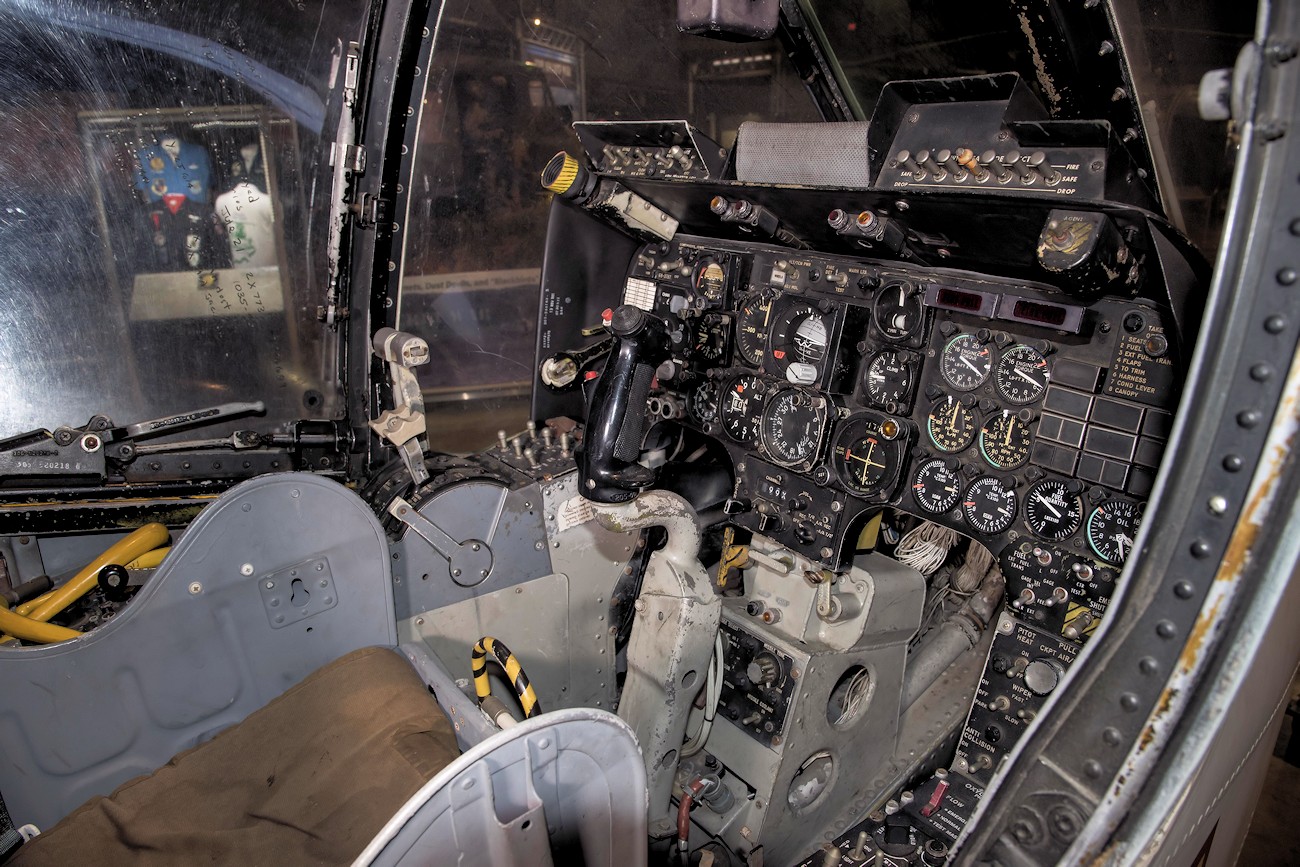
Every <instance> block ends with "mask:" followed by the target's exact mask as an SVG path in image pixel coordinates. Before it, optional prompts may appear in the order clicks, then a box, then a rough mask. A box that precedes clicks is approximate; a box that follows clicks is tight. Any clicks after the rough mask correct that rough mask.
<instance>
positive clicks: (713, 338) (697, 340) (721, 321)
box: [691, 313, 731, 367]
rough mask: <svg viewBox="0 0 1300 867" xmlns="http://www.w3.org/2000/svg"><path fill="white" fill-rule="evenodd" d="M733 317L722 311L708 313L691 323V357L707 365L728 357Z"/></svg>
mask: <svg viewBox="0 0 1300 867" xmlns="http://www.w3.org/2000/svg"><path fill="white" fill-rule="evenodd" d="M730 331H731V319H730V317H728V316H726V315H725V314H722V313H706V314H704V315H703V316H701V317H700V318H698V319H696V320H695V321H694V322H693V323H692V324H691V358H692V359H693V360H694V361H697V362H701V363H703V364H704V365H705V366H710V367H711V366H714V365H717V364H720V363H721V362H722V361H723V360H724V359H725V358H726V357H727V343H728V338H729V337H730V336H731V334H730Z"/></svg>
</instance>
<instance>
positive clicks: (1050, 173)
mask: <svg viewBox="0 0 1300 867" xmlns="http://www.w3.org/2000/svg"><path fill="white" fill-rule="evenodd" d="M891 167H893V168H898V169H902V170H905V171H908V172H911V173H912V178H913V179H914V180H917V181H924V180H926V179H933V180H934V181H935V183H943V182H944V181H946V180H948V178H949V177H951V178H952V180H953V181H955V182H956V183H959V184H960V183H964V182H966V181H968V180H973V181H974V182H975V183H977V184H986V183H990V182H993V183H998V184H1009V183H1011V182H1012V181H1013V180H1016V179H1019V182H1020V184H1022V185H1024V186H1026V187H1029V186H1034V185H1035V184H1043V185H1045V186H1049V187H1054V186H1056V185H1057V184H1059V183H1060V182H1061V173H1060V172H1059V171H1057V170H1056V169H1055V168H1053V167H1052V166H1051V164H1049V163H1048V162H1047V154H1046V153H1044V152H1043V151H1034V152H1033V153H1031V154H1029V155H1028V156H1025V155H1022V154H1021V153H1020V151H1018V150H1012V151H1007V152H1006V153H1004V154H1001V155H999V154H998V153H997V152H996V151H994V150H992V149H990V150H986V151H985V152H984V153H982V154H980V155H979V156H978V157H977V156H976V155H975V152H974V151H972V150H971V149H970V148H958V149H957V150H955V151H953V150H949V149H948V148H942V149H940V150H936V151H930V150H919V151H917V152H916V153H912V152H911V151H909V150H901V151H899V152H898V153H897V154H896V155H895V156H894V161H893V163H892V164H891Z"/></svg>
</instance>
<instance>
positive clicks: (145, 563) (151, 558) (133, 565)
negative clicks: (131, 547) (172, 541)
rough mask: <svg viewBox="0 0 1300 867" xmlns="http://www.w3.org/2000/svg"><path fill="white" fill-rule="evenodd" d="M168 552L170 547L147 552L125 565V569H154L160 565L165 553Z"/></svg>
mask: <svg viewBox="0 0 1300 867" xmlns="http://www.w3.org/2000/svg"><path fill="white" fill-rule="evenodd" d="M169 551H171V547H170V546H168V547H166V548H155V549H154V550H152V551H149V552H147V553H145V554H141V555H140V556H139V557H136V558H135V559H134V560H132V561H131V562H130V563H127V564H126V568H127V569H155V568H157V567H158V565H159V564H160V563H162V561H163V558H164V557H166V556H167V553H168V552H169Z"/></svg>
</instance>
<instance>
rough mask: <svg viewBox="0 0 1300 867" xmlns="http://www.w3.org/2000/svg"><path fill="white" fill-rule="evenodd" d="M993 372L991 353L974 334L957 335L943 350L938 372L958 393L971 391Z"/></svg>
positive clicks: (986, 379)
mask: <svg viewBox="0 0 1300 867" xmlns="http://www.w3.org/2000/svg"><path fill="white" fill-rule="evenodd" d="M992 370H993V353H992V351H991V350H990V349H989V347H988V345H987V344H986V343H984V342H982V341H981V340H980V339H979V338H978V337H976V336H975V335H974V334H958V335H957V336H956V337H954V338H953V339H952V340H949V341H948V345H947V346H945V347H944V348H943V355H942V356H941V357H940V358H939V372H940V373H942V374H943V378H944V379H946V380H947V381H948V384H949V385H951V386H952V387H953V388H956V389H959V390H960V391H971V390H973V389H976V388H979V387H980V386H981V385H983V384H984V383H985V382H987V381H988V378H989V373H991V372H992Z"/></svg>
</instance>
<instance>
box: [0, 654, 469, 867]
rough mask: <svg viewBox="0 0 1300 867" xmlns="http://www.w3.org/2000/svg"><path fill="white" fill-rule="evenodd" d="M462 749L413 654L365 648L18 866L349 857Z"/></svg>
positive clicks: (105, 803)
mask: <svg viewBox="0 0 1300 867" xmlns="http://www.w3.org/2000/svg"><path fill="white" fill-rule="evenodd" d="M458 754H459V750H458V749H457V747H456V738H455V734H454V732H453V731H452V728H451V725H450V724H449V723H448V721H447V718H446V716H444V715H443V713H442V711H441V709H440V708H439V707H438V705H437V702H435V701H434V699H433V697H432V696H431V695H430V694H429V691H428V690H427V689H426V688H425V685H424V684H423V683H422V682H421V680H420V679H419V677H418V676H417V675H416V674H415V672H414V670H413V669H412V668H411V666H410V664H409V663H408V662H407V661H406V660H405V659H404V658H403V657H401V656H399V655H398V654H397V653H395V652H394V651H392V650H390V649H387V648H379V647H371V648H365V649H362V650H358V651H354V652H353V653H350V654H348V655H347V656H345V657H343V658H341V659H339V660H336V661H335V662H332V663H330V664H329V665H327V666H325V667H324V668H321V669H319V670H317V671H316V672H315V673H313V674H311V675H310V676H308V677H307V678H306V679H305V680H303V681H302V682H301V683H299V684H298V685H296V686H294V687H293V688H291V689H289V690H288V691H287V692H286V693H284V695H282V696H280V697H279V698H277V699H275V700H274V701H272V702H271V703H270V704H268V705H267V706H266V707H264V708H262V709H261V710H259V711H256V712H255V713H253V714H251V715H250V716H249V717H248V718H247V719H245V720H244V721H243V722H242V723H240V724H239V725H236V726H233V727H231V728H229V729H227V730H225V731H223V732H221V733H220V734H218V735H217V736H216V737H214V738H213V739H212V740H210V741H208V742H207V743H204V744H201V745H199V746H197V747H195V748H193V749H190V750H187V751H185V752H183V753H181V754H179V755H177V756H176V757H175V758H174V759H172V760H171V761H170V762H168V763H167V764H166V765H165V766H163V767H162V768H160V769H158V770H157V771H155V772H154V773H152V774H150V775H148V776H144V777H138V778H136V779H134V780H131V781H129V782H127V783H124V784H123V785H122V786H120V787H119V788H118V789H117V790H116V791H115V792H113V793H112V794H111V795H109V796H108V797H98V798H92V799H91V800H89V801H87V802H86V803H85V804H83V805H82V806H80V807H78V808H77V809H76V810H75V811H73V812H72V813H71V814H70V815H68V816H67V817H66V818H64V819H63V820H62V821H60V822H59V823H58V825H56V826H54V827H53V828H51V829H50V830H48V831H46V832H45V833H43V834H41V835H40V836H39V837H37V838H36V839H35V840H33V841H31V842H30V843H28V844H27V845H25V846H23V847H22V849H20V850H19V852H18V857H17V859H16V861H14V862H13V863H15V864H19V865H24V867H26V865H40V864H72V863H82V864H132V865H139V864H143V865H150V864H168V865H172V864H254V865H255V864H267V865H272V864H274V865H284V864H336V863H337V864H346V863H350V862H351V861H352V860H353V859H354V858H355V857H356V856H357V855H359V854H360V853H361V850H362V849H364V848H365V846H366V844H367V843H369V842H370V839H371V838H372V837H374V835H375V834H377V833H378V832H379V830H380V829H381V828H382V827H383V825H384V823H385V822H387V821H388V819H389V818H391V817H392V815H393V814H394V813H396V812H397V810H398V808H399V807H401V805H402V804H403V803H405V802H406V800H407V799H408V798H409V797H410V796H411V795H413V794H414V793H415V792H416V790H417V789H419V788H420V786H421V785H423V784H424V783H425V782H427V781H428V780H429V779H431V778H432V777H433V776H434V775H435V774H436V773H437V772H438V771H440V770H441V769H442V768H443V767H444V766H446V765H447V764H448V763H450V762H451V761H452V760H453V759H455V758H456V756H457V755H458Z"/></svg>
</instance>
